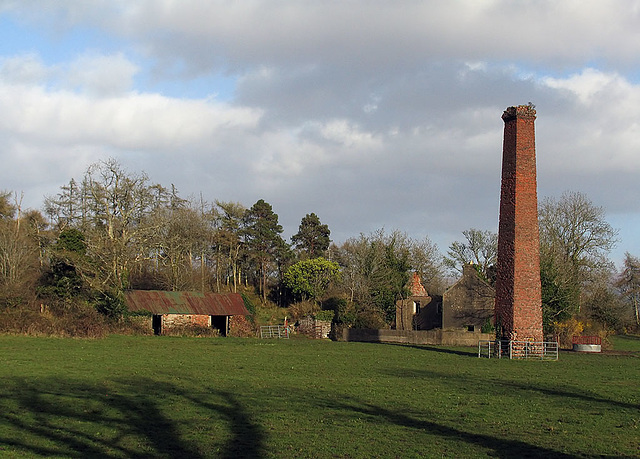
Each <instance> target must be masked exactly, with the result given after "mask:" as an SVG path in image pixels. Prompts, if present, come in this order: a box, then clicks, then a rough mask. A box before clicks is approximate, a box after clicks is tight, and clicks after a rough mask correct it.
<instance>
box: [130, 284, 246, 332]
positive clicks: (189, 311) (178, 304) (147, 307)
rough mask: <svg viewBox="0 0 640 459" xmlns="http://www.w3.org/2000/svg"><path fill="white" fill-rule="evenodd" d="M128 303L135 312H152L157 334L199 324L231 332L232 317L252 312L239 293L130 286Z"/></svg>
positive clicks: (152, 324) (219, 330)
mask: <svg viewBox="0 0 640 459" xmlns="http://www.w3.org/2000/svg"><path fill="white" fill-rule="evenodd" d="M125 304H126V306H127V308H128V309H129V311H132V312H134V311H148V312H150V313H151V314H152V318H151V324H150V326H151V327H153V331H154V333H155V334H156V335H161V334H163V332H165V331H166V330H167V329H169V328H171V327H172V326H185V325H198V326H202V327H211V328H213V329H216V330H218V332H219V333H220V335H221V336H227V333H228V332H229V318H230V317H232V316H236V315H240V316H247V315H249V311H247V309H246V308H245V306H244V301H243V300H242V296H241V295H240V294H239V293H200V292H168V291H161V290H129V291H127V292H125Z"/></svg>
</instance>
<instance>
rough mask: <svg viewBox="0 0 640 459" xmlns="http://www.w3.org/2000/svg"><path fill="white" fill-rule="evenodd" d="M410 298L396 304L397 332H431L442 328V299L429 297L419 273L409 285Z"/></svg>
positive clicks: (437, 296) (434, 296)
mask: <svg viewBox="0 0 640 459" xmlns="http://www.w3.org/2000/svg"><path fill="white" fill-rule="evenodd" d="M407 287H408V289H409V297H408V298H404V299H401V300H398V301H397V302H396V330H431V329H433V328H440V327H442V297H441V296H439V295H429V294H428V293H427V290H426V289H425V288H424V286H423V285H422V282H421V280H420V276H419V275H418V273H415V272H414V273H413V276H412V277H411V280H410V281H409V283H408V285H407Z"/></svg>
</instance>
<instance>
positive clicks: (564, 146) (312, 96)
mask: <svg viewBox="0 0 640 459" xmlns="http://www.w3.org/2000/svg"><path fill="white" fill-rule="evenodd" d="M638 56H640V1H633V0H628V1H624V0H620V1H615V0H592V1H589V0H566V1H557V0H538V1H505V0H469V1H452V0H439V1H415V0H406V1H404V0H393V1H391V0H387V1H383V0H376V1H370V0H346V1H318V0H310V1H290V0H282V1H276V0H274V1H259V0H243V1H227V0H224V1H222V0H221V1H213V0H206V1H204V0H202V1H195V0H173V1H172V0H138V1H132V0H123V1H119V0H95V1H89V0H83V1H76V0H69V1H65V0H56V1H54V0H50V1H47V0H31V1H29V0H15V1H11V0H8V1H7V0H4V1H3V0H0V190H9V191H14V192H17V193H18V194H20V193H23V194H24V198H23V205H24V206H25V207H31V208H40V207H41V206H42V203H43V199H44V196H46V195H55V194H56V193H57V192H58V191H59V189H60V186H61V185H64V184H65V183H67V182H68V181H69V180H70V179H71V178H76V179H79V178H81V177H82V176H83V174H84V171H85V170H86V168H87V166H88V165H89V164H92V163H95V162H96V161H99V160H101V159H108V158H115V159H117V160H118V161H119V162H120V163H121V164H122V165H123V166H124V167H125V168H126V169H127V170H129V171H131V172H136V173H137V172H140V171H144V172H146V173H147V174H148V175H149V177H150V179H151V180H152V181H153V182H158V183H161V184H163V185H165V186H170V185H171V184H174V185H175V186H176V187H177V188H178V190H179V191H180V193H181V195H182V196H184V197H186V196H189V195H194V196H199V195H200V193H202V196H203V197H204V198H205V199H206V200H209V201H214V200H222V201H238V202H241V203H242V204H244V205H246V206H247V207H249V206H251V205H252V204H253V203H254V202H256V201H257V200H258V199H265V200H266V201H267V202H269V203H270V204H271V205H272V206H273V209H274V211H275V212H276V213H277V214H278V215H279V216H280V222H281V223H282V224H283V226H284V228H285V234H284V236H285V237H287V238H288V237H290V236H291V235H292V234H293V233H295V232H296V231H297V228H298V225H299V223H300V220H301V218H302V217H303V216H304V215H305V214H307V213H310V212H315V213H316V214H317V215H318V216H319V217H320V219H321V221H322V222H323V223H326V224H328V225H329V227H330V229H331V231H332V238H333V240H334V241H336V242H342V241H344V240H345V239H346V238H348V237H351V236H357V235H358V234H359V233H361V232H364V233H369V232H371V231H374V230H377V229H380V228H385V229H386V230H387V231H392V230H395V229H398V230H400V231H403V232H406V233H407V234H409V235H410V236H412V237H415V238H423V237H425V236H427V237H429V238H430V239H431V240H432V241H433V242H435V243H436V244H438V246H439V248H440V250H441V252H443V253H444V252H445V251H446V249H447V247H448V246H449V244H450V243H451V242H453V241H455V240H462V239H463V236H462V231H463V230H465V229H469V228H477V229H489V230H492V231H497V223H498V207H499V193H500V163H501V155H502V133H503V126H504V125H503V122H502V120H501V118H500V117H501V115H502V112H503V111H504V109H505V108H506V107H508V106H511V105H517V104H526V103H528V102H533V103H534V104H535V105H536V109H537V112H538V119H537V121H536V140H537V155H538V195H539V197H540V198H543V197H546V196H549V197H559V196H560V195H561V194H562V193H563V192H564V191H567V190H570V191H579V192H583V193H585V194H586V195H587V196H588V197H589V199H591V201H592V202H593V203H594V204H595V205H597V206H602V207H604V208H605V209H606V212H607V220H608V221H609V222H610V223H611V224H612V225H613V226H614V227H615V228H618V229H619V230H620V238H619V239H620V242H619V244H618V247H617V248H616V250H615V251H614V252H613V253H612V258H613V259H614V260H615V261H616V262H619V261H620V260H621V259H622V254H623V253H624V252H625V251H629V252H631V253H632V254H635V255H640V232H639V231H638V230H637V228H638V226H640V199H638V197H639V196H640V180H638V178H639V177H640V60H639V59H638Z"/></svg>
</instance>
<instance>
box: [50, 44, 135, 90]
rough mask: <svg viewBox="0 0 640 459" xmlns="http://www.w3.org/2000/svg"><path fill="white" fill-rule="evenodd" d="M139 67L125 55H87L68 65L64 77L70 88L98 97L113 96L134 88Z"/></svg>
mask: <svg viewBox="0 0 640 459" xmlns="http://www.w3.org/2000/svg"><path fill="white" fill-rule="evenodd" d="M138 71H139V67H138V66H137V65H136V64H134V63H133V62H131V61H130V60H129V59H127V58H126V57H125V56H124V54H122V53H117V54H114V55H110V56H104V55H93V54H85V55H81V56H80V57H78V58H77V59H76V60H74V61H73V62H71V63H70V64H69V65H68V69H67V70H66V75H64V76H62V79H63V80H64V81H65V83H66V84H67V85H69V87H70V88H72V89H75V88H78V89H80V90H81V91H83V92H86V93H88V94H91V95H96V96H111V95H118V94H123V93H126V92H128V91H129V90H131V89H132V88H133V78H134V76H135V75H136V74H137V73H138Z"/></svg>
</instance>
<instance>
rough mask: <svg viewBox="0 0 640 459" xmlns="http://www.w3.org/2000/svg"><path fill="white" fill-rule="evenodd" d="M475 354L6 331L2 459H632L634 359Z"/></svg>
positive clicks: (1, 346)
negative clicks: (60, 336) (486, 356)
mask: <svg viewBox="0 0 640 459" xmlns="http://www.w3.org/2000/svg"><path fill="white" fill-rule="evenodd" d="M617 343H618V341H617V340H616V341H615V342H614V345H615V344H617ZM625 343H626V341H625ZM476 355H477V354H476V350H475V349H472V348H440V347H438V348H436V347H430V346H398V345H385V344H367V343H334V342H328V341H311V340H304V339H292V340H280V341H277V340H271V341H266V340H257V339H232V338H215V339H211V338H208V339H203V338H200V339H198V338H171V337H129V336H112V337H109V338H107V339H102V340H75V339H55V338H31V337H15V336H0V456H2V457H34V456H36V457H37V456H40V457H44V456H47V457H167V458H169V457H187V458H189V457H191V458H199V457H229V458H230V457H320V458H323V457H339V458H340V457H349V458H351V457H353V458H356V457H362V458H369V457H443V456H444V457H487V456H491V457H574V456H578V457H593V456H601V455H602V456H609V457H620V456H622V457H640V449H639V448H640V446H639V445H640V441H639V439H640V406H639V404H640V390H639V387H640V359H639V358H638V357H639V354H637V353H630V354H627V355H610V354H609V355H605V354H577V353H572V352H563V353H561V355H560V359H559V361H557V362H555V361H554V362H538V361H535V362H532V361H508V360H496V359H491V360H489V359H478V358H477V357H476Z"/></svg>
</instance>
